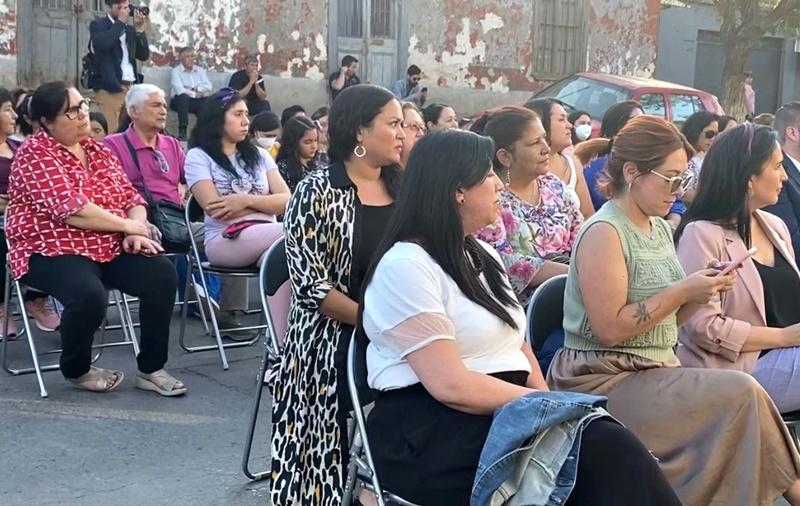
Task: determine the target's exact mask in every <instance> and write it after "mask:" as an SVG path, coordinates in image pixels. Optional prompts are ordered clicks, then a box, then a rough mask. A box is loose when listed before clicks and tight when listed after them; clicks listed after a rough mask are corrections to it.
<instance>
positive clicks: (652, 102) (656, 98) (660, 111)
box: [637, 93, 667, 118]
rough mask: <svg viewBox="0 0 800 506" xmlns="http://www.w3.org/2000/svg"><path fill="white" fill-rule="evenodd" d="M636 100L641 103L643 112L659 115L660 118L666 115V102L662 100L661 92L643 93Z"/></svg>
mask: <svg viewBox="0 0 800 506" xmlns="http://www.w3.org/2000/svg"><path fill="white" fill-rule="evenodd" d="M637 101H638V102H639V103H640V104H642V109H643V110H644V113H645V114H651V115H653V116H661V117H662V118H666V117H667V103H666V101H665V100H664V95H663V94H661V93H645V94H644V95H642V96H641V97H639V100H637Z"/></svg>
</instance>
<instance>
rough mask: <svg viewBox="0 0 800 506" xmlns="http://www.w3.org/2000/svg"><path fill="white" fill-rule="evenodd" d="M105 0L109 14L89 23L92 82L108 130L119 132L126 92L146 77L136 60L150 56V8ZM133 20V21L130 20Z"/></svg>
mask: <svg viewBox="0 0 800 506" xmlns="http://www.w3.org/2000/svg"><path fill="white" fill-rule="evenodd" d="M105 2H106V11H107V13H108V15H107V16H106V17H98V18H96V19H95V20H94V21H92V22H91V24H89V34H90V40H91V47H90V51H92V52H93V53H94V64H93V66H94V68H93V69H92V75H91V78H90V80H89V83H90V86H91V88H92V89H94V91H95V92H96V93H97V97H96V101H97V108H98V109H99V110H100V112H102V113H103V115H104V116H105V117H106V120H107V121H108V131H109V132H116V131H117V127H118V125H119V122H120V120H121V116H122V115H123V114H124V113H125V112H124V111H125V94H126V93H127V92H128V90H129V89H130V87H131V86H133V85H134V84H137V83H141V82H142V81H143V76H142V75H141V74H139V70H138V64H137V60H138V61H142V62H144V61H147V60H148V59H149V58H150V47H149V44H148V42H147V35H146V34H145V33H144V29H145V23H146V21H147V15H148V14H149V13H150V9H149V8H147V7H136V6H133V5H130V4H129V0H105ZM131 20H132V21H133V25H130V24H128V22H129V21H131Z"/></svg>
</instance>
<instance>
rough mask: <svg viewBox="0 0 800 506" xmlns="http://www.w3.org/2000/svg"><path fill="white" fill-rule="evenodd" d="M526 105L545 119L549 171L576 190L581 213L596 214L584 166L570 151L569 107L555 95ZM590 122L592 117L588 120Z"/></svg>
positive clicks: (576, 199)
mask: <svg viewBox="0 0 800 506" xmlns="http://www.w3.org/2000/svg"><path fill="white" fill-rule="evenodd" d="M525 108H526V109H530V110H531V111H533V112H535V113H536V115H537V116H539V118H540V119H541V121H542V126H543V127H544V132H545V139H546V140H547V145H548V146H550V159H549V161H548V164H547V171H548V172H549V173H550V174H553V175H554V176H558V178H559V179H561V182H563V183H564V184H565V185H567V188H569V189H570V191H571V192H572V194H573V197H574V198H575V202H576V203H577V204H578V209H580V211H581V214H582V215H583V217H584V218H588V217H590V216H591V215H593V214H594V207H593V206H592V202H591V196H590V195H589V189H588V188H587V187H586V180H585V179H584V177H583V170H582V167H581V166H579V165H578V164H577V163H575V160H574V159H573V157H572V154H570V150H571V148H572V147H573V146H572V135H573V132H572V124H571V123H570V122H569V121H567V111H566V110H564V106H563V104H562V103H561V102H560V101H559V100H556V99H554V98H537V99H533V100H529V101H528V102H527V103H526V104H525ZM589 122H590V123H591V120H589Z"/></svg>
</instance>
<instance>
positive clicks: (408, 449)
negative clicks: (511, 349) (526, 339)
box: [367, 372, 528, 506]
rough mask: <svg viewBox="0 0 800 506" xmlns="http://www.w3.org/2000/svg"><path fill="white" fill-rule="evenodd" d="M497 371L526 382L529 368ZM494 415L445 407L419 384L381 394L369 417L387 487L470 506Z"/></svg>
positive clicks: (413, 497) (446, 505) (447, 505)
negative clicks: (525, 369) (526, 369)
mask: <svg viewBox="0 0 800 506" xmlns="http://www.w3.org/2000/svg"><path fill="white" fill-rule="evenodd" d="M492 376H494V377H496V378H498V379H501V380H503V381H507V382H509V383H513V384H515V385H524V384H525V382H526V381H527V379H528V373H527V372H505V373H499V374H493V375H492ZM492 418H493V417H492V416H491V415H470V414H468V413H464V412H462V411H457V410H455V409H452V408H450V407H447V406H445V405H444V404H442V403H441V402H439V401H437V400H436V399H434V398H433V396H432V395H431V394H429V393H428V391H427V390H425V388H424V387H423V386H422V384H420V383H418V384H416V385H413V386H410V387H407V388H402V389H399V390H391V391H387V392H380V393H378V398H377V400H376V401H375V407H374V408H373V409H372V412H371V413H370V415H369V419H368V420H367V432H368V434H369V441H370V446H371V449H372V457H373V459H374V461H375V468H376V471H377V473H378V478H379V479H380V481H381V485H382V486H383V488H384V490H386V491H389V492H392V493H393V494H396V495H399V496H400V497H402V498H403V499H405V500H407V501H410V502H413V503H415V504H419V505H421V506H426V505H432V506H433V505H436V506H467V505H469V498H470V494H471V492H472V483H473V482H474V481H475V473H476V472H477V469H478V461H479V460H480V456H481V452H482V451H483V444H484V443H485V442H486V437H487V436H488V435H489V430H490V429H491V427H492Z"/></svg>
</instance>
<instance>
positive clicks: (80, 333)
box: [6, 82, 186, 396]
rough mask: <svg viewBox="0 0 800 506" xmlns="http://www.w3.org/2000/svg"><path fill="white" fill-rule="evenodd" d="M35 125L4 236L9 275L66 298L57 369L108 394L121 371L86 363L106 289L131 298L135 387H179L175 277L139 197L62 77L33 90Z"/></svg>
mask: <svg viewBox="0 0 800 506" xmlns="http://www.w3.org/2000/svg"><path fill="white" fill-rule="evenodd" d="M30 111H31V115H32V116H31V117H32V118H35V120H34V121H36V123H37V124H38V127H39V129H38V131H37V133H36V134H35V135H34V136H33V137H32V138H30V139H28V140H27V141H26V142H25V143H24V144H23V145H22V146H21V147H20V148H19V151H18V152H17V157H16V159H15V160H14V164H13V165H12V167H11V180H10V184H9V188H8V192H9V196H10V197H11V203H10V204H9V206H8V210H7V213H8V223H7V228H6V234H7V235H8V238H9V239H10V241H11V249H10V251H9V253H8V256H9V263H10V265H11V269H12V272H13V275H14V277H15V278H16V279H18V280H20V282H22V283H23V284H25V285H27V286H30V287H33V288H36V289H37V290H40V291H42V292H45V293H49V294H52V295H53V297H55V298H56V299H58V300H59V301H60V302H61V303H62V304H63V305H64V312H63V314H62V317H61V341H62V348H63V352H62V353H61V360H60V363H61V373H62V374H63V375H64V377H65V378H66V379H67V380H68V381H70V382H71V383H73V384H74V385H75V386H77V387H79V388H83V389H86V390H91V391H94V392H108V391H111V390H113V389H115V388H117V387H118V386H119V384H120V383H121V382H122V377H123V375H122V373H121V372H119V371H112V370H108V369H99V368H97V367H94V366H92V365H91V361H92V338H93V336H94V333H95V331H96V330H97V329H98V328H99V327H100V324H101V323H102V322H103V320H104V319H105V316H106V312H107V310H108V293H107V289H108V288H116V289H119V290H121V291H123V292H125V293H128V294H131V295H133V296H135V297H139V301H140V304H139V318H140V322H141V334H140V336H139V341H140V345H141V352H140V353H139V355H138V356H137V357H136V360H137V362H138V365H139V371H138V372H137V374H136V386H137V387H138V388H141V389H144V390H152V391H155V392H157V393H159V394H161V395H165V396H175V395H181V394H184V393H186V387H185V386H184V384H183V383H181V382H180V381H178V380H177V379H175V378H174V377H172V376H171V375H170V374H169V373H167V372H166V371H164V364H166V362H167V348H168V344H169V343H168V341H169V324H170V319H171V318H172V311H173V304H174V302H175V289H176V285H177V275H176V273H175V267H174V266H173V265H172V262H170V261H169V260H168V259H167V258H165V257H159V256H157V255H158V254H159V253H161V252H162V251H163V250H162V249H161V246H160V245H159V244H158V243H157V242H155V241H154V240H151V239H150V238H149V234H150V226H149V224H148V222H147V210H146V208H145V201H144V199H142V197H141V196H139V192H137V191H136V189H134V188H133V186H132V185H131V183H130V182H129V181H128V178H127V177H126V176H125V172H124V171H123V169H122V167H121V166H120V164H119V160H118V159H117V157H116V156H114V155H113V154H112V153H111V151H110V150H109V149H108V148H107V147H105V146H103V145H102V144H101V143H99V142H96V141H94V140H92V139H90V138H89V132H90V125H89V103H88V102H87V101H86V100H84V99H83V97H81V95H80V93H78V91H77V90H76V89H75V88H73V87H72V86H70V85H69V84H67V83H64V82H52V83H46V84H43V85H41V86H40V87H39V88H37V89H36V91H35V92H34V93H33V97H32V99H31V103H30Z"/></svg>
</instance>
